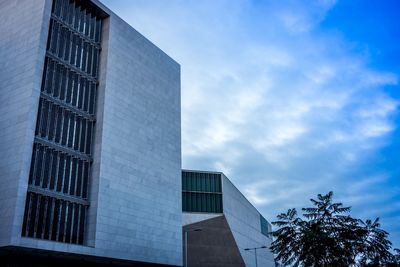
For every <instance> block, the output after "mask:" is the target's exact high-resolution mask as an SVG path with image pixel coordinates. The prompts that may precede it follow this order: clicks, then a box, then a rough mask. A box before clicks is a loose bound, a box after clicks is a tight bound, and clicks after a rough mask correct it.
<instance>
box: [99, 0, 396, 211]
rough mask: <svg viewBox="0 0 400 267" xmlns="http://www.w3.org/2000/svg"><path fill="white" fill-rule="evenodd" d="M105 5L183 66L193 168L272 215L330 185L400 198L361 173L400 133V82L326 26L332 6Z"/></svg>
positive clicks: (188, 162)
mask: <svg viewBox="0 0 400 267" xmlns="http://www.w3.org/2000/svg"><path fill="white" fill-rule="evenodd" d="M104 2H107V4H108V5H111V6H113V5H115V8H116V9H118V14H121V15H122V17H123V18H124V19H125V20H127V21H128V22H129V23H130V24H131V25H132V26H133V27H135V28H136V29H138V30H139V31H140V32H142V33H143V34H145V35H146V36H147V37H149V39H150V40H152V41H154V42H155V43H156V44H157V45H158V46H160V47H161V48H162V49H164V51H166V52H167V53H168V54H169V55H171V56H172V57H173V58H174V59H176V60H177V61H178V62H179V63H181V65H182V130H183V133H182V138H183V140H182V149H183V151H182V152H183V167H184V168H195V169H201V168H204V169H210V170H213V169H215V170H220V171H224V172H225V173H226V174H227V175H228V176H229V177H230V178H231V179H232V180H233V181H234V182H235V183H236V184H237V185H238V187H239V188H240V189H241V190H242V191H243V192H244V193H245V194H246V196H247V197H248V198H249V199H250V200H251V201H252V202H253V203H254V204H256V206H257V207H258V208H259V209H260V210H261V211H263V212H264V213H265V214H266V216H267V217H269V218H271V219H273V218H274V216H275V215H276V214H277V213H279V212H281V211H283V209H285V208H288V207H294V206H297V207H298V206H300V205H302V204H308V199H307V198H308V197H313V196H315V195H316V194H317V193H323V192H327V191H329V190H334V191H336V192H340V193H339V194H338V195H339V196H341V197H342V199H344V200H348V201H347V203H345V204H349V205H355V206H356V205H358V204H360V203H362V201H369V200H371V199H372V198H373V197H375V198H382V201H381V202H380V203H378V204H377V205H383V204H382V203H384V201H388V200H387V199H390V198H391V197H394V196H395V195H396V194H397V196H398V195H399V193H398V191H397V193H396V191H391V192H383V191H382V190H381V191H378V193H379V194H381V195H379V196H377V195H376V194H375V195H374V194H373V192H371V191H370V190H369V189H368V188H369V187H370V186H371V187H376V186H377V185H379V184H382V183H385V182H387V180H386V179H385V178H384V177H385V174H382V173H373V174H372V176H371V175H361V174H359V172H358V171H357V170H358V168H359V167H360V166H362V165H363V164H364V165H365V164H367V165H368V161H371V160H373V157H374V155H375V153H376V152H377V151H378V150H379V149H380V148H382V147H384V146H385V145H387V144H388V142H389V141H388V140H389V138H390V137H391V134H393V132H394V130H395V129H396V125H395V124H394V120H393V118H394V115H396V114H397V110H398V106H399V102H398V101H397V100H395V99H393V98H392V97H391V96H389V95H388V94H386V93H385V91H384V87H385V86H387V85H395V84H397V83H398V77H397V76H396V75H395V74H393V73H388V72H383V71H379V70H377V69H373V68H371V67H370V66H369V65H368V62H366V60H365V57H364V56H363V55H357V54H355V53H354V52H353V51H352V50H350V49H349V46H350V45H349V44H348V43H347V42H346V40H344V39H343V38H342V37H340V36H338V35H337V34H336V33H334V32H327V31H322V30H320V29H319V24H320V22H321V21H323V19H324V17H325V16H326V14H327V12H328V11H329V10H330V9H331V8H332V7H333V6H334V5H335V1H332V0H320V1H312V2H310V1H290V0H289V1H251V0H239V1H231V0H220V1H211V0H204V1H197V0H192V1H181V0H172V1H163V0H154V1H147V0H137V1H125V2H124V1H122V4H120V5H119V6H118V5H116V4H114V1H104ZM372 172H375V171H372ZM376 172H378V171H376ZM349 188H352V190H350V189H349ZM395 209H397V211H400V208H399V207H398V206H396V208H395ZM371 216H372V215H371Z"/></svg>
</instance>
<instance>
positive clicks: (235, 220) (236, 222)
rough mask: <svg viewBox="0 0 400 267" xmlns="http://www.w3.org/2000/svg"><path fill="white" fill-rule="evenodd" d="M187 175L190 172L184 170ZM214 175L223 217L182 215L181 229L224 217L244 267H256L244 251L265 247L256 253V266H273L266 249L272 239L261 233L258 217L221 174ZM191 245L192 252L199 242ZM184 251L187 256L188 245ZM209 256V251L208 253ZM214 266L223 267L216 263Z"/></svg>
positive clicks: (212, 214)
mask: <svg viewBox="0 0 400 267" xmlns="http://www.w3.org/2000/svg"><path fill="white" fill-rule="evenodd" d="M188 172H192V171H190V170H188ZM193 172H199V171H193ZM201 172H203V171H201ZM205 173H214V172H205ZM217 174H220V175H221V180H222V199H223V214H221V213H219V214H218V213H197V212H184V213H183V217H182V219H183V223H182V224H183V226H184V229H185V227H187V228H188V229H192V228H193V229H194V228H196V227H199V228H201V224H202V223H204V222H208V221H211V220H214V219H216V218H219V217H220V216H224V218H226V221H227V224H228V226H229V229H230V231H231V233H232V235H233V237H234V240H235V244H236V246H237V248H238V250H239V252H240V255H241V259H242V260H243V262H244V264H245V266H247V267H249V266H251V267H253V266H256V262H255V253H254V250H245V248H255V247H262V246H266V247H267V248H266V249H258V250H257V263H258V266H275V262H274V255H273V254H272V252H271V251H270V250H269V249H268V248H269V247H270V245H271V242H272V238H271V237H267V236H265V235H264V234H262V233H261V224H260V216H261V214H260V213H259V212H258V211H257V209H256V208H255V207H254V206H253V205H252V204H251V203H250V202H249V201H248V200H247V199H246V197H245V196H243V194H242V193H241V192H240V191H239V190H238V189H237V188H236V187H235V186H234V185H233V184H232V182H231V181H230V180H229V179H228V178H227V177H226V176H225V175H224V174H223V173H219V172H217ZM270 230H271V226H270V225H269V231H270ZM206 231H207V229H205V230H204V234H206ZM202 233H203V232H202V231H199V232H193V233H189V234H191V235H192V234H196V235H197V236H200V235H201V234H202ZM221 238H222V237H221ZM192 242H193V244H192V249H195V247H196V246H197V245H198V244H197V242H201V239H199V241H196V240H195V239H192ZM196 244H197V245H196ZM188 248H189V253H190V250H191V247H190V245H189V246H188ZM210 253H212V252H211V251H210ZM192 255H196V254H192ZM217 256H218V255H215V259H216V260H219V258H218V257H217ZM192 260H193V259H192ZM232 264H233V263H230V264H227V265H226V266H231V265H232ZM235 264H236V265H237V266H241V265H240V262H239V263H235ZM235 264H233V265H232V266H236V265H235ZM215 266H225V265H218V264H217V265H215Z"/></svg>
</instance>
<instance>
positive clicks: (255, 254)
mask: <svg viewBox="0 0 400 267" xmlns="http://www.w3.org/2000/svg"><path fill="white" fill-rule="evenodd" d="M262 248H267V247H266V246H262V247H256V248H245V249H244V250H246V251H249V250H254V256H255V258H256V267H258V264H257V249H262Z"/></svg>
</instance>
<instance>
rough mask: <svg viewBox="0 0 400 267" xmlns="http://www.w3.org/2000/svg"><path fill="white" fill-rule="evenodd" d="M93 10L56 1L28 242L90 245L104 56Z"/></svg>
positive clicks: (30, 193)
mask: <svg viewBox="0 0 400 267" xmlns="http://www.w3.org/2000/svg"><path fill="white" fill-rule="evenodd" d="M92 9H93V7H91V6H90V5H86V2H85V1H73V0H54V1H53V6H52V16H51V20H50V26H49V35H48V40H47V54H46V58H45V64H44V71H43V77H42V86H41V97H40V100H39V107H38V115H37V122H36V130H35V135H36V137H37V139H36V140H37V141H35V142H34V144H33V148H32V160H31V166H30V173H29V181H28V183H29V187H28V192H27V197H26V204H25V211H24V220H23V225H22V236H26V237H32V238H39V239H47V240H54V241H59V242H65V243H73V244H83V243H84V238H83V237H84V230H85V224H86V222H85V219H86V213H87V208H88V204H87V203H88V202H87V201H86V199H87V195H88V186H89V182H90V169H91V143H92V135H93V127H94V121H93V117H94V115H95V103H96V92H97V82H98V80H97V76H98V75H97V72H98V69H99V67H98V61H99V58H100V50H101V48H100V40H101V36H100V35H101V18H100V17H99V16H100V15H99V14H102V13H101V12H100V11H99V10H92ZM94 9H95V8H94ZM60 146H61V147H64V149H61V148H60ZM82 203H83V204H82Z"/></svg>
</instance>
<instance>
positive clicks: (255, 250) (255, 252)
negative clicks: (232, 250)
mask: <svg viewBox="0 0 400 267" xmlns="http://www.w3.org/2000/svg"><path fill="white" fill-rule="evenodd" d="M254 255H255V256H256V267H258V263H257V248H255V249H254Z"/></svg>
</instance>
